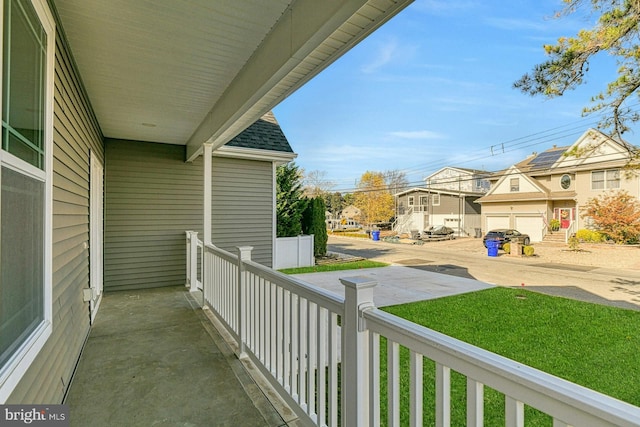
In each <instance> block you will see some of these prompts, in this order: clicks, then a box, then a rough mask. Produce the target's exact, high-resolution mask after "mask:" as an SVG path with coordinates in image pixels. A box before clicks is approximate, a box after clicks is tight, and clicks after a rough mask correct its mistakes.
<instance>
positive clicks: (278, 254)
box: [273, 234, 315, 270]
mask: <svg viewBox="0 0 640 427" xmlns="http://www.w3.org/2000/svg"><path fill="white" fill-rule="evenodd" d="M313 265H315V257H314V256H313V234H311V235H308V236H296V237H278V238H277V239H276V248H275V261H274V266H273V268H274V269H275V270H280V269H282V268H296V267H311V266H313Z"/></svg>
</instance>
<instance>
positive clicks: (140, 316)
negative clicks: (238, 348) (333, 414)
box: [65, 287, 296, 427]
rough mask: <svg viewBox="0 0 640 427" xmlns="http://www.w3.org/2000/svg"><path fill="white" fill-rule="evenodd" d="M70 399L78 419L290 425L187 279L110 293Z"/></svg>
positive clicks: (83, 422) (79, 422) (76, 422)
mask: <svg viewBox="0 0 640 427" xmlns="http://www.w3.org/2000/svg"><path fill="white" fill-rule="evenodd" d="M65 403H66V404H68V405H69V408H70V418H71V420H70V421H71V425H72V426H92V427H94V426H151V425H167V426H238V425H242V426H285V425H287V424H286V423H285V421H283V419H282V417H281V416H280V415H279V413H278V411H276V410H275V408H274V407H273V406H272V405H271V403H270V402H269V401H268V400H267V398H266V397H265V395H264V394H263V393H262V391H261V390H260V388H259V387H258V386H257V385H256V383H255V382H254V381H253V379H252V378H251V377H250V376H249V375H248V374H247V373H246V370H245V369H244V367H243V364H242V362H240V361H239V360H238V359H237V358H236V356H235V355H234V354H233V353H232V351H231V349H230V348H229V347H228V346H227V344H226V343H225V341H224V340H223V339H222V337H221V336H220V335H219V334H218V332H217V331H216V329H215V328H214V327H213V326H212V324H211V322H210V321H209V319H208V318H207V317H206V315H205V314H204V312H203V311H202V310H201V309H200V307H199V304H198V303H197V302H196V299H195V298H194V297H193V296H192V295H190V294H189V292H188V291H187V290H186V288H184V287H172V288H159V289H151V290H143V291H122V292H113V293H107V294H105V295H104V296H103V300H102V304H101V306H100V310H99V311H98V314H97V316H96V322H95V323H94V325H93V327H92V329H91V332H90V334H89V338H88V340H87V343H86V346H85V349H84V352H83V354H82V357H81V358H80V362H79V364H78V367H77V370H76V374H75V377H74V379H73V382H72V384H71V388H70V391H69V393H68V395H67V398H66V401H65ZM294 424H296V423H295V422H293V423H291V424H289V425H294Z"/></svg>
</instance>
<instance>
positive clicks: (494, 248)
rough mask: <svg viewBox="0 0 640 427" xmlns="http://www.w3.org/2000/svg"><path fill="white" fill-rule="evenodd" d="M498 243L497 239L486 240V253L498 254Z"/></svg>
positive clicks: (490, 254)
mask: <svg viewBox="0 0 640 427" xmlns="http://www.w3.org/2000/svg"><path fill="white" fill-rule="evenodd" d="M499 246H500V244H499V243H498V241H497V240H487V255H488V256H498V247H499Z"/></svg>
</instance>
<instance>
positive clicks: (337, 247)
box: [327, 243, 393, 259]
mask: <svg viewBox="0 0 640 427" xmlns="http://www.w3.org/2000/svg"><path fill="white" fill-rule="evenodd" d="M327 249H328V250H329V251H330V252H338V253H345V254H349V255H352V256H356V257H361V258H365V259H372V258H376V257H380V256H383V255H387V254H390V253H392V252H393V248H379V249H356V248H354V247H353V246H351V245H348V244H341V243H332V244H331V245H329V246H328V248H327Z"/></svg>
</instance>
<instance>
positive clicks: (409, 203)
mask: <svg viewBox="0 0 640 427" xmlns="http://www.w3.org/2000/svg"><path fill="white" fill-rule="evenodd" d="M408 205H409V206H413V196H409V202H408Z"/></svg>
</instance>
